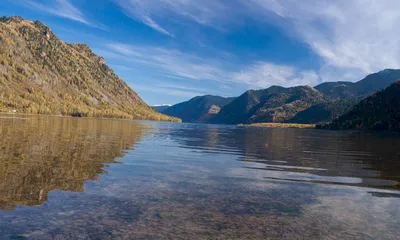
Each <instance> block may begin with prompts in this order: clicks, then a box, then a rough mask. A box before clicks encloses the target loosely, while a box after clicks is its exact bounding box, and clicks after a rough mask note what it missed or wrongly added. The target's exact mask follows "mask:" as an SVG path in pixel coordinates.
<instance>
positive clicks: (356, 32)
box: [251, 0, 400, 81]
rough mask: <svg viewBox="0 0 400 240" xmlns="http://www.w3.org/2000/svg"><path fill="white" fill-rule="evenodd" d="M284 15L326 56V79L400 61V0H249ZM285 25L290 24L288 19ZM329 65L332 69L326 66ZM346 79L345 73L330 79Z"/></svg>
mask: <svg viewBox="0 0 400 240" xmlns="http://www.w3.org/2000/svg"><path fill="white" fill-rule="evenodd" d="M251 2H252V4H256V5H258V6H260V7H262V8H263V9H264V13H265V10H267V12H269V13H271V12H272V13H274V14H276V15H277V16H280V17H281V21H283V22H287V23H289V24H290V25H291V26H292V29H286V30H287V31H292V30H293V29H294V30H295V32H297V34H298V36H299V37H300V38H301V39H302V40H303V41H304V42H306V43H307V44H308V45H309V46H310V47H311V49H312V50H313V51H314V52H315V53H316V54H317V55H318V56H320V57H321V59H322V60H323V67H322V68H323V69H322V70H323V71H322V72H323V73H322V77H323V80H324V81H325V80H328V79H327V78H330V77H332V76H336V77H345V78H346V77H353V79H354V80H358V79H360V78H361V77H362V76H365V74H368V73H371V72H376V71H379V70H382V69H384V68H399V67H400V39H399V38H398V36H397V35H398V33H397V23H398V22H399V21H400V11H399V9H400V1H398V0H381V1H376V0H352V1H348V0H335V1H331V0H321V1H314V0H304V1H296V0H280V1H275V0H251ZM285 26H287V25H285ZM328 70H329V71H328ZM329 80H336V81H337V80H345V79H329Z"/></svg>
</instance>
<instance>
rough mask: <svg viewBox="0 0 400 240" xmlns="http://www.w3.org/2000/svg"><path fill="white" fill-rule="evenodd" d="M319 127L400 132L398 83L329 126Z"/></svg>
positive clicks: (365, 100)
mask: <svg viewBox="0 0 400 240" xmlns="http://www.w3.org/2000/svg"><path fill="white" fill-rule="evenodd" d="M321 127H326V128H330V129H364V130H392V131H400V81H397V82H395V83H394V84H392V85H391V86H389V87H387V88H386V89H384V90H381V91H379V92H377V93H375V94H373V95H371V96H369V97H367V98H366V99H364V100H362V101H361V102H359V103H358V104H357V105H355V106H354V107H353V108H352V109H351V110H350V111H349V112H347V113H346V114H344V115H342V116H341V117H339V118H338V119H337V120H334V121H333V122H332V123H331V124H329V125H327V126H321Z"/></svg>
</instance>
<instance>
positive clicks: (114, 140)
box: [0, 116, 400, 239]
mask: <svg viewBox="0 0 400 240" xmlns="http://www.w3.org/2000/svg"><path fill="white" fill-rule="evenodd" d="M0 135H1V139H0V149H1V152H0V179H1V183H0V209H2V210H0V236H2V237H3V238H5V239H15V238H27V239H132V238H137V239H148V238H153V239H159V238H173V239H188V238H191V239H193V238H194V239H198V238H203V239H216V238H234V239H238V238H242V239H266V238H271V239H398V236H399V235H400V229H399V228H398V226H400V197H399V196H400V191H399V189H400V183H399V182H400V174H399V173H400V155H399V153H400V137H398V136H394V135H388V134H386V135H376V134H367V133H355V132H329V131H316V130H306V129H262V128H261V129H260V128H237V127H234V126H218V125H197V124H177V123H155V122H130V121H119V120H95V119H71V118H56V117H32V116H31V117H28V119H4V118H3V119H0ZM104 163H105V164H106V165H104ZM0 238H1V237H0Z"/></svg>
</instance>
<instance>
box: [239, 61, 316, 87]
mask: <svg viewBox="0 0 400 240" xmlns="http://www.w3.org/2000/svg"><path fill="white" fill-rule="evenodd" d="M232 80H234V81H237V82H242V83H246V84H248V85H249V86H256V87H259V88H265V87H269V86H271V85H280V86H286V87H288V86H297V85H310V86H314V85H316V84H317V83H318V82H319V76H318V74H317V73H316V72H314V71H311V70H305V71H303V70H299V69H296V68H294V67H291V66H285V65H279V64H273V63H268V62H257V63H254V64H252V65H250V66H248V67H247V68H246V69H245V70H243V71H241V72H239V73H233V75H232Z"/></svg>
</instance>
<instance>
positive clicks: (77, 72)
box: [0, 17, 178, 121]
mask: <svg viewBox="0 0 400 240" xmlns="http://www.w3.org/2000/svg"><path fill="white" fill-rule="evenodd" d="M10 110H11V111H13V110H16V111H18V112H22V113H39V114H62V115H72V116H93V117H121V118H130V119H151V120H166V121H178V119H176V118H172V117H168V116H164V115H162V114H159V113H157V112H156V111H155V110H154V109H152V108H150V107H149V106H148V105H147V104H146V103H144V102H143V101H142V99H141V98H140V97H139V96H138V95H137V94H136V92H135V91H134V90H132V89H131V88H130V87H129V86H128V85H127V84H126V83H125V82H124V81H123V80H122V79H120V78H119V77H118V76H117V75H116V74H115V73H114V72H113V70H112V69H110V68H109V67H108V66H107V65H106V63H105V61H104V59H103V58H101V57H99V56H96V55H95V54H94V53H93V52H92V51H91V50H90V48H89V47H88V46H86V45H83V44H68V43H65V42H63V41H62V40H60V39H58V38H57V37H56V36H55V35H54V34H53V32H52V31H51V30H50V29H49V28H48V27H47V26H45V25H43V24H42V23H41V22H39V21H34V22H33V21H28V20H24V19H22V18H20V17H1V18H0V111H10Z"/></svg>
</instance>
